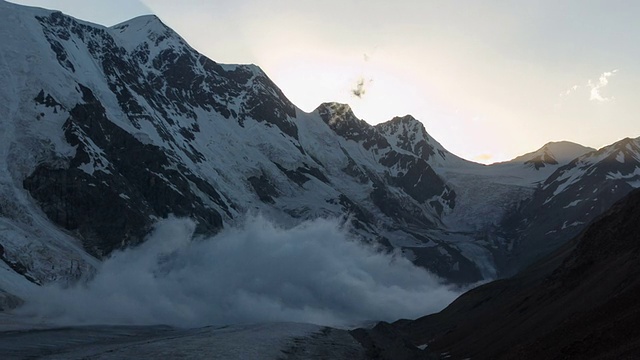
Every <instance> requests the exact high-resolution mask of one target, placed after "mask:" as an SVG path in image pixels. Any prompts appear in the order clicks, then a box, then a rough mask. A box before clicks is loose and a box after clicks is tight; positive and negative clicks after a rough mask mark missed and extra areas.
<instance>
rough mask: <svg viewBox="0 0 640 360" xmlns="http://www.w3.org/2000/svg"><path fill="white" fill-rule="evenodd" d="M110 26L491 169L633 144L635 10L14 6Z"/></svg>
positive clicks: (193, 2) (599, 4)
mask: <svg viewBox="0 0 640 360" xmlns="http://www.w3.org/2000/svg"><path fill="white" fill-rule="evenodd" d="M12 2H16V3H22V4H28V5H34V6H40V7H45V8H55V9H59V10H62V11H63V12H65V13H67V14H70V15H72V16H75V17H77V18H81V19H84V20H87V21H91V22H96V23H99V24H103V25H107V26H109V25H113V24H116V23H118V22H121V21H124V20H126V19H129V18H132V17H135V16H137V15H141V14H148V13H154V14H156V15H157V16H158V17H160V19H162V21H163V22H164V23H165V24H167V25H168V26H170V27H172V28H173V29H174V30H175V31H176V32H178V33H179V34H180V35H181V36H182V37H183V38H185V39H186V40H187V41H188V42H189V43H190V44H191V45H192V46H193V47H194V48H196V49H197V50H198V51H200V52H201V53H203V54H205V55H206V56H208V57H209V58H211V59H213V60H214V61H217V62H221V63H253V64H257V65H259V66H260V67H261V68H262V69H263V70H264V71H265V72H266V73H267V74H268V75H269V77H270V78H271V79H272V80H273V81H274V82H275V83H276V84H277V85H278V86H279V87H280V88H281V89H282V90H283V92H284V93H285V94H286V95H287V97H288V98H289V99H290V100H291V101H292V102H293V103H294V104H296V105H297V106H298V107H300V108H301V109H302V110H304V111H307V112H309V111H312V110H313V109H315V108H316V107H317V106H318V105H319V104H321V103H322V102H326V101H337V102H342V103H348V104H349V105H351V107H352V109H353V111H354V113H355V114H356V115H357V116H358V117H360V118H362V119H364V120H366V121H367V122H369V123H371V124H376V123H380V122H384V121H387V120H390V119H392V118H393V117H394V116H403V115H406V114H411V115H413V116H414V117H415V118H417V119H418V120H420V121H422V122H423V123H424V124H425V127H426V129H427V131H428V132H429V134H430V135H431V136H432V137H433V138H435V139H436V140H438V141H439V142H440V143H441V144H442V145H443V146H444V147H445V148H447V149H448V150H449V151H451V152H453V153H454V154H456V155H459V156H461V157H463V158H466V159H469V160H474V161H478V162H483V163H491V162H496V161H503V160H508V159H511V158H514V157H516V156H518V155H521V154H523V153H527V152H530V151H534V150H536V149H538V148H540V147H541V146H542V145H544V144H545V143H547V142H549V141H560V140H568V141H573V142H577V143H580V144H582V145H585V146H591V147H595V148H600V147H602V146H605V145H608V144H611V143H613V142H615V141H617V140H620V139H622V138H625V137H638V136H640V119H638V114H640V92H639V91H637V86H638V85H640V63H639V62H638V60H639V59H640V22H639V21H637V19H636V18H637V14H640V2H637V1H624V0H609V1H598V0H563V1H557V0H553V1H552V0H540V1H521V0H484V1H480V0H477V1H473V0H466V1H463V0H450V1H443V0H395V1H393V2H391V1H389V0H386V1H381V0H367V1H364V0H351V1H345V0H340V1H338V0H325V1H322V2H318V1H310V0H271V1H257V0H236V1H222V0H209V1H204V0H181V1H179V2H178V1H173V0H144V1H137V0H114V1H108V2H107V1H98V0H90V1H88V0H49V1H47V0H13V1H12Z"/></svg>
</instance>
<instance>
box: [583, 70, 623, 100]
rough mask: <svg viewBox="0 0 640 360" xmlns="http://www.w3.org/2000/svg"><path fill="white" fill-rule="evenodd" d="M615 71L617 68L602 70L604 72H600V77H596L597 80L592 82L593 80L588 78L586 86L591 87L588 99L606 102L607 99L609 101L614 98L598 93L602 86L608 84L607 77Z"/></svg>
mask: <svg viewBox="0 0 640 360" xmlns="http://www.w3.org/2000/svg"><path fill="white" fill-rule="evenodd" d="M617 72H618V70H617V69H616V70H613V71H607V72H604V73H602V74H601V75H600V78H599V79H598V81H597V82H593V81H591V80H589V82H588V84H587V86H588V87H589V88H590V89H591V92H590V96H589V100H592V101H593V100H595V101H600V102H607V101H611V100H613V99H615V98H614V97H613V96H611V97H604V96H602V94H601V93H600V90H601V89H603V88H604V87H606V86H607V85H608V84H609V78H610V77H611V76H613V74H615V73H617Z"/></svg>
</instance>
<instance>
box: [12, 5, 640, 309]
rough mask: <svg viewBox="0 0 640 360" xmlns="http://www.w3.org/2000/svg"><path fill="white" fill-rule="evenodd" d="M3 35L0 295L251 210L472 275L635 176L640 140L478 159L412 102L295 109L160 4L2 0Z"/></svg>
mask: <svg viewBox="0 0 640 360" xmlns="http://www.w3.org/2000/svg"><path fill="white" fill-rule="evenodd" d="M0 39H2V41H1V42H0V82H1V83H2V84H3V86H2V87H0V245H1V246H2V249H3V253H2V260H4V261H3V262H2V263H1V264H0V265H2V266H3V267H5V268H6V269H8V271H10V272H11V274H12V275H11V276H7V277H4V278H0V290H2V292H3V293H7V294H17V295H18V296H20V295H21V293H20V292H21V290H20V289H21V288H20V285H19V284H20V282H21V281H30V282H35V283H38V284H42V283H47V282H51V281H73V280H74V279H76V278H78V277H80V276H82V275H83V274H87V273H90V272H91V271H92V269H93V268H94V267H95V265H96V264H97V263H98V261H99V259H101V258H103V257H105V256H107V255H108V254H110V253H111V252H112V251H114V250H116V249H120V248H123V247H127V246H134V245H136V244H139V243H140V242H142V241H143V240H144V238H145V236H146V235H147V234H148V232H149V231H150V229H151V227H152V225H153V224H154V223H155V222H156V221H157V220H158V219H160V218H164V217H167V216H168V215H170V214H173V215H176V216H179V217H190V218H192V219H194V220H195V221H196V222H197V232H198V233H200V234H215V233H216V232H218V231H220V230H221V229H223V228H225V227H230V226H233V225H234V224H236V223H237V222H238V221H239V220H240V219H242V218H243V217H244V216H245V215H246V214H247V213H261V214H263V215H264V216H266V217H268V218H269V219H272V220H273V221H275V222H277V223H279V224H282V225H283V226H291V225H294V224H298V223H300V222H302V221H304V220H307V219H315V218H319V217H343V219H344V221H345V222H348V223H349V224H350V229H351V230H350V231H351V232H352V233H353V234H354V236H356V237H358V238H360V239H362V240H363V241H366V242H370V243H375V244H380V245H381V246H382V247H384V248H386V249H388V250H391V249H397V250H399V251H401V252H402V253H403V254H404V255H405V256H406V257H407V258H409V259H411V260H412V261H413V262H414V263H416V264H418V265H420V266H423V267H425V268H427V269H429V270H430V271H432V272H433V273H435V274H437V275H439V276H441V277H442V278H443V279H445V280H446V281H449V282H452V283H456V284H469V283H474V282H477V281H481V280H485V279H493V278H496V277H502V276H505V275H509V274H513V273H515V272H516V271H517V270H520V269H522V268H523V267H525V266H526V265H528V264H530V263H531V262H532V261H534V260H535V259H538V258H540V257H542V256H544V255H546V254H548V253H550V252H552V251H553V250H555V249H556V248H559V247H560V246H562V245H563V244H564V243H566V242H567V241H568V240H569V239H570V238H572V237H573V236H575V235H576V234H578V233H580V232H581V231H582V230H583V229H584V228H585V227H586V226H587V224H588V223H589V222H590V221H591V220H592V219H594V218H595V217H597V216H598V215H599V214H601V213H602V212H603V211H605V210H606V209H607V208H608V207H609V206H610V205H611V204H613V203H614V202H615V201H617V200H618V199H620V198H621V197H623V196H624V195H626V194H627V193H629V192H630V191H631V190H632V189H633V188H636V187H640V170H639V168H640V164H638V161H639V159H640V140H639V139H624V140H621V141H620V142H617V143H615V144H613V145H610V146H608V147H605V148H603V149H600V150H597V151H596V150H594V149H591V148H587V147H584V146H581V145H578V144H574V143H570V142H559V143H549V144H547V145H545V146H543V147H542V148H541V149H539V150H537V151H535V152H532V153H529V154H526V155H523V156H520V157H517V158H515V159H514V160H512V161H509V162H504V163H498V164H493V165H489V166H486V165H481V164H477V163H473V162H470V161H467V160H464V159H461V158H459V157H457V156H455V155H454V154H452V153H450V152H449V151H447V150H446V149H445V148H444V147H443V146H442V145H441V144H439V143H438V142H437V141H436V140H435V139H433V138H432V137H431V136H430V135H429V134H428V133H427V131H426V129H425V128H424V126H423V124H422V123H421V122H419V121H418V120H416V119H414V118H413V117H411V116H404V117H397V118H394V119H392V120H390V121H388V122H385V123H382V124H378V125H375V126H372V125H370V124H368V123H366V122H364V121H362V120H360V119H358V118H357V117H356V116H355V115H354V114H353V112H352V111H351V109H350V108H349V106H347V105H344V104H337V103H325V104H321V105H320V106H319V107H318V108H317V109H316V110H314V111H313V112H311V113H305V112H303V111H301V110H300V109H298V108H297V107H296V106H295V105H294V104H292V103H291V102H290V101H289V100H288V99H287V98H286V97H285V96H284V94H283V93H282V91H280V89H279V88H278V87H277V86H276V84H274V83H273V82H272V81H271V80H270V79H269V77H268V76H267V75H266V74H265V73H264V72H263V71H262V70H261V69H260V68H258V67H257V66H254V65H224V64H218V63H216V62H214V61H212V60H210V59H208V58H206V57H205V56H203V55H201V54H199V53H198V52H197V51H195V50H194V49H193V48H191V47H190V46H189V45H188V44H187V43H186V42H185V41H184V40H183V39H182V38H181V37H180V36H179V35H178V34H176V33H175V32H174V31H173V30H171V29H170V28H168V27H167V26H165V25H164V24H163V23H162V22H161V21H160V20H159V19H158V18H157V17H155V16H143V17H139V18H135V19H132V20H130V21H127V22H125V23H122V24H119V25H116V26H113V27H110V28H107V27H102V26H99V25H94V24H90V23H87V22H83V21H80V20H76V19H74V18H72V17H69V16H66V15H64V14H62V13H60V12H55V11H49V10H43V9H36V8H30V7H23V6H18V5H14V4H11V3H7V2H5V1H0ZM2 292H0V297H2ZM4 298H5V299H10V298H11V297H10V296H9V295H6V296H5V297H4ZM11 299H13V300H12V301H14V300H15V299H14V298H11ZM14 302H15V301H14ZM0 303H1V302H0ZM8 303H9V300H6V301H5V304H8ZM12 303H13V302H12Z"/></svg>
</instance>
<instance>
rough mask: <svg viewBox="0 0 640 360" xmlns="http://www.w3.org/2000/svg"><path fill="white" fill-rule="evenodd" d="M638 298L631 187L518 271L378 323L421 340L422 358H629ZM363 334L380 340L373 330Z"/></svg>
mask: <svg viewBox="0 0 640 360" xmlns="http://www.w3.org/2000/svg"><path fill="white" fill-rule="evenodd" d="M639 298H640V191H634V192H632V193H631V194H630V195H629V196H627V197H625V198H624V199H623V200H621V201H620V202H618V203H616V204H615V205H614V206H613V207H612V208H611V209H610V210H609V211H607V212H606V213H605V214H604V215H602V216H601V217H599V218H598V219H597V220H595V221H594V222H593V223H592V224H591V225H590V226H589V227H588V228H587V230H585V231H584V232H583V233H582V234H581V235H580V236H578V237H577V238H575V239H574V240H572V241H571V242H569V243H567V244H566V245H565V246H564V247H562V248H561V249H559V250H558V251H557V252H555V253H554V254H553V255H552V256H549V257H547V258H545V259H544V260H543V261H540V262H538V263H536V264H535V265H534V266H532V267H530V268H528V269H527V270H525V271H523V272H522V273H520V274H519V275H517V276H515V277H513V278H510V279H506V280H500V281H495V282H492V283H489V284H486V285H484V286H481V287H479V288H476V289H474V290H471V291H469V292H468V293H466V294H464V295H463V296H461V297H460V298H459V299H457V300H456V301H455V302H453V303H452V304H451V305H450V306H449V307H447V308H446V309H445V310H443V311H442V312H440V313H438V314H434V315H429V316H426V317H423V318H420V319H417V320H414V321H398V322H396V323H394V324H392V326H391V327H390V328H389V327H379V328H380V329H381V328H385V331H386V332H387V333H394V332H396V335H401V336H402V337H404V338H405V339H406V340H408V341H409V342H411V343H413V344H414V345H416V346H418V345H423V344H428V347H427V350H426V351H424V352H423V353H422V354H421V355H423V356H424V357H425V358H441V357H442V358H451V359H464V358H472V359H609V358H615V359H635V358H640V327H639V326H638V324H640V305H639V302H638V299H639ZM360 335H361V336H360V337H361V338H362V334H360ZM368 335H369V337H370V338H371V337H373V338H375V337H378V340H377V342H378V343H379V344H380V345H379V347H384V346H386V345H385V341H383V340H379V339H380V338H381V337H380V332H379V331H378V332H376V331H372V332H370V333H369V334H368ZM365 337H366V336H365ZM382 338H384V337H382ZM394 341H395V343H398V339H395V340H394ZM373 346H376V345H371V344H370V347H373ZM390 357H392V358H393V353H392V352H391V353H390Z"/></svg>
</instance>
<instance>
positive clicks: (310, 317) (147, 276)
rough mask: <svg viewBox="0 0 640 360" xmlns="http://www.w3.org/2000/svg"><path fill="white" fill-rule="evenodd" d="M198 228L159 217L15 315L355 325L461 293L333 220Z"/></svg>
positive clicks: (68, 321)
mask: <svg viewBox="0 0 640 360" xmlns="http://www.w3.org/2000/svg"><path fill="white" fill-rule="evenodd" d="M194 229H195V224H194V223H193V222H192V221H191V220H187V219H176V218H169V219H166V220H162V221H160V222H159V223H158V224H157V225H156V227H155V230H154V232H153V233H152V234H151V235H150V237H149V239H148V240H147V241H146V242H145V243H143V244H142V245H140V246H139V247H136V248H130V249H127V250H125V251H121V252H116V253H114V254H113V255H112V256H111V257H110V258H109V259H107V260H106V261H105V262H104V263H102V265H101V266H100V267H99V269H98V271H97V273H96V274H95V276H94V277H93V278H92V279H91V280H89V281H87V282H85V283H83V284H81V285H76V286H74V287H71V288H63V287H61V286H59V285H51V286H46V287H43V288H41V289H40V291H39V292H38V293H37V295H36V296H34V297H33V299H31V300H30V301H29V302H28V303H27V304H26V305H25V306H24V307H22V308H21V309H19V310H18V311H19V313H21V314H23V315H26V316H30V317H33V318H36V319H39V320H44V321H47V322H53V323H56V324H64V325H79V324H135V325H150V324H168V325H174V326H182V327H195V326H205V325H224V324H242V323H256V322H281V321H286V322H304V323H314V324H319V325H329V326H350V325H354V324H358V323H360V322H362V321H367V320H395V319H398V318H413V317H417V316H422V315H424V314H427V313H432V312H436V311H439V310H440V309H442V308H443V307H444V306H446V305H447V304H449V303H450V302H451V301H452V300H453V299H454V298H456V297H457V296H458V295H459V293H460V289H457V288H453V287H450V286H447V285H444V284H443V283H442V282H441V280H440V279H439V278H437V277H435V276H434V275H432V274H430V273H428V272H427V271H425V270H424V269H422V268H418V267H416V266H414V265H413V264H412V263H411V262H410V261H408V260H406V259H405V258H403V257H402V256H400V255H399V254H397V253H395V254H388V253H385V252H382V251H380V250H379V249H376V248H375V247H371V246H369V245H365V244H362V243H361V242H359V241H357V240H354V239H353V238H351V237H350V235H349V234H348V229H345V228H344V226H342V225H341V221H339V220H337V219H334V220H327V219H318V220H313V221H307V222H304V223H302V224H300V225H297V226H295V227H293V228H288V229H285V228H282V227H279V226H277V225H274V224H273V223H272V222H270V221H268V220H266V219H264V218H263V217H260V216H258V217H248V218H247V219H246V220H245V222H244V224H242V225H241V226H237V227H235V228H229V229H226V230H224V231H222V232H221V233H219V234H218V235H216V236H214V237H210V238H200V237H194V235H193V233H194Z"/></svg>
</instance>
